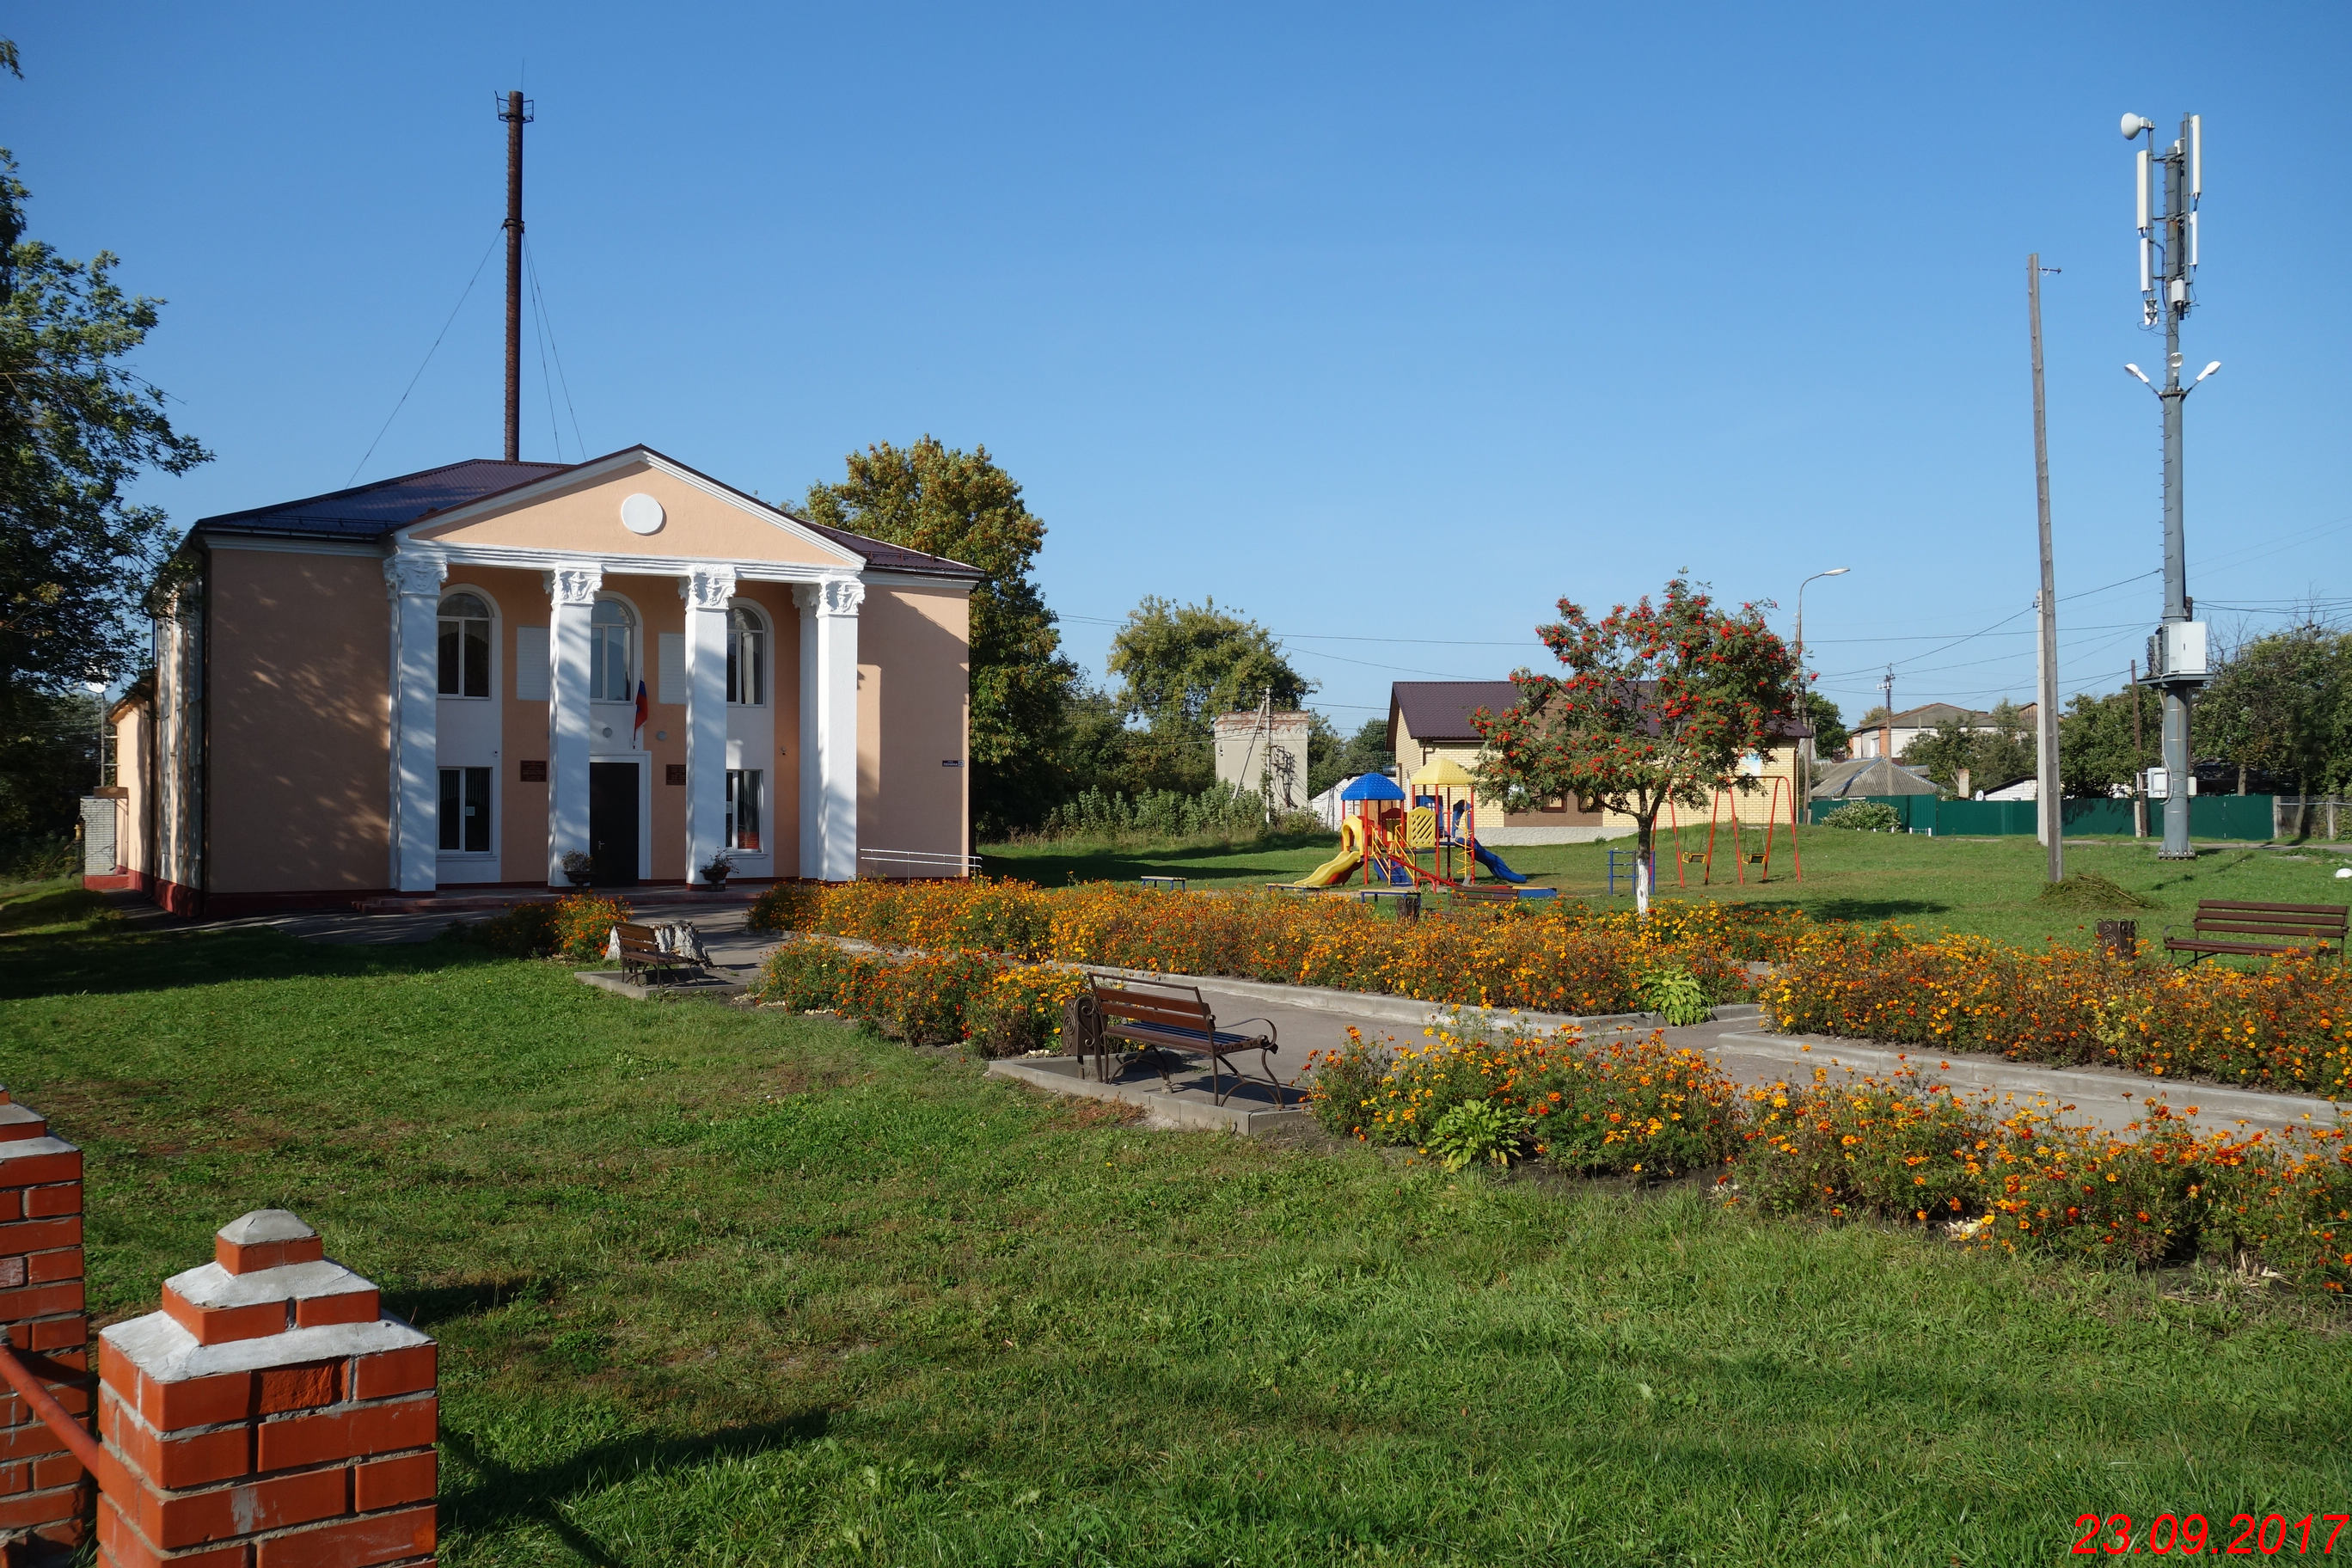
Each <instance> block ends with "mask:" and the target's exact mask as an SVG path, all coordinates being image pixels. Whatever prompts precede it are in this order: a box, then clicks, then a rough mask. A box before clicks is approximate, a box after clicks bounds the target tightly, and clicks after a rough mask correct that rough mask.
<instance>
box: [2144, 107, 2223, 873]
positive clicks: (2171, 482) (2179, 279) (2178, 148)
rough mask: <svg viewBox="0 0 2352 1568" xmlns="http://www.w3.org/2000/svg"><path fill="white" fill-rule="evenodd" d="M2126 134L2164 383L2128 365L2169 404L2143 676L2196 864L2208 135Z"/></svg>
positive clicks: (2163, 855)
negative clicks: (2192, 500)
mask: <svg viewBox="0 0 2352 1568" xmlns="http://www.w3.org/2000/svg"><path fill="white" fill-rule="evenodd" d="M2123 132H2124V139H2125V140H2126V141H2127V142H2137V141H2138V140H2139V139H2140V138H2141V137H2142V136H2146V137H2147V145H2146V146H2144V147H2140V148H2138V149H2137V152H2136V153H2135V155H2134V159H2133V173H2132V188H2133V192H2134V198H2133V199H2134V202H2135V204H2136V211H2137V216H2138V219H2139V293H2140V324H2141V325H2142V326H2143V327H2145V328H2147V329H2148V330H2149V331H2155V330H2156V329H2157V328H2158V327H2161V328H2162V329H2163V330H2164V382H2163V384H2162V385H2158V384H2157V383H2155V382H2153V381H2149V380H2148V377H2147V372H2145V371H2143V370H2141V369H2140V368H2139V366H2137V365H2136V364H2127V365H2126V366H2124V368H2125V369H2126V370H2127V371H2129V372H2130V373H2131V374H2133V375H2135V376H2137V377H2138V378H2139V379H2140V381H2141V382H2142V383H2143V384H2146V385H2147V387H2148V389H2149V390H2150V391H2152V392H2154V393H2155V394H2156V395H2157V399H2158V402H2159V403H2161V404H2162V405H2163V408H2164V620H2163V623H2162V624H2161V625H2159V626H2158V627H2157V629H2156V632H2155V635H2154V636H2152V637H2149V638H2148V639H2147V675H2146V676H2145V677H2143V678H2142V679H2144V680H2145V682H2146V683H2147V684H2148V685H2150V686H2154V687H2156V688H2157V689H2159V690H2160V691H2162V692H2163V694H2164V741H2163V746H2164V753H2163V754H2164V844H2163V847H2161V848H2160V849H2158V851H2157V858H2158V859H2163V860H2190V859H2194V858H2196V855H2197V852H2196V851H2195V850H2194V849H2191V848H2190V847H2189V790H2190V788H2191V787H2193V785H2194V783H2195V778H2196V775H2195V773H2194V771H2193V768H2192V766H2191V764H2190V762H2189V693H2191V692H2193V691H2195V690H2196V689H2198V688H2199V687H2200V686H2202V685H2204V684H2205V682H2206V681H2207V680H2208V679H2210V676H2211V670H2210V668H2209V666H2208V662H2207V654H2206V648H2207V639H2206V636H2205V623H2204V622H2202V621H2200V620H2197V619H2195V618H2193V617H2194V616H2195V614H2196V609H2197V601H2195V600H2194V599H2192V598H2190V597H2189V563H2188V557H2187V550H2186V546H2185V543H2184V534H2183V531H2182V521H2181V519H2182V510H2183V509H2182V504H2181V490H2180V406H2181V405H2182V404H2183V403H2185V402H2187V401H2188V398H2189V392H2190V391H2191V390H2192V389H2193V388H2194V387H2196V386H2197V385H2198V384H2199V383H2200V382H2202V381H2203V380H2204V379H2205V378H2206V377H2207V376H2209V375H2211V374H2213V373H2214V372H2215V371H2217V370H2219V369H2221V361H2220V360H2215V361H2214V362H2213V363H2211V364H2209V365H2207V366H2206V367H2205V368H2204V369H2203V370H2202V371H2201V372H2200V373H2199V374H2198V376H2197V380H2196V381H2192V382H2189V384H2187V385H2183V384H2181V380H2180V323H2181V322H2182V321H2186V320H2188V318H2189V306H2190V305H2191V304H2192V303H2193V302H2194V285H2195V280H2196V276H2197V205H2198V201H2199V198H2200V197H2201V196H2202V195H2203V194H2204V187H2205V131H2204V124H2203V121H2202V120H2201V118H2200V116H2198V115H2194V114H2189V115H2184V116H2183V117H2182V118H2181V121H2180V135H2179V138H2178V139H2177V140H2176V141H2175V142H2173V143H2172V145H2171V146H2170V147H2168V148H2167V149H2165V150H2164V151H2163V152H2160V153H2159V152H2158V151H2157V147H2156V121H2153V120H2148V119H2145V118H2143V117H2142V116H2140V115H2137V114H2126V115H2125V116H2124V121H2123Z"/></svg>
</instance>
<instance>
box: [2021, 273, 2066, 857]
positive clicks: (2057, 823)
mask: <svg viewBox="0 0 2352 1568" xmlns="http://www.w3.org/2000/svg"><path fill="white" fill-rule="evenodd" d="M2051 270H2053V271H2055V270H2057V269H2056V268H2052V269H2051ZM2025 310H2026V314H2027V316H2028V317H2030V318H2031V319H2032V335H2033V495H2034V502H2035V505H2036V506H2037V508H2038V509H2039V510H2040V513H2041V523H2042V596H2041V598H2040V599H2039V600H2038V601H2037V603H2036V605H2035V608H2036V609H2038V610H2039V611H2040V612H2041V616H2040V620H2041V623H2042V624H2041V630H2040V633H2039V636H2040V638H2041V654H2042V657H2041V658H2040V660H2039V661H2038V662H2039V663H2040V665H2041V667H2042V668H2041V672H2040V673H2041V677H2042V679H2041V681H2040V683H2039V684H2040V687H2041V689H2040V691H2039V692H2038V693H2037V694H2036V696H2035V699H2034V700H2035V704H2036V706H2035V709H2034V714H2033V719H2034V723H2033V729H2034V739H2035V742H2036V744H2035V746H2034V752H2035V762H2036V763H2037V766H2036V767H2035V770H2034V772H2035V773H2036V775H2037V776H2036V779H2035V783H2034V786H2033V793H2034V795H2035V797H2036V798H2035V803H2034V804H2035V807H2036V809H2035V813H2034V815H2035V816H2037V817H2038V818H2039V819H2040V821H2041V825H2042V845H2043V847H2045V848H2046V849H2047V850H2048V851H2049V862H2050V863H2049V876H2050V880H2052V881H2053V882H2063V881H2064V880H2065V879H2066V848H2065V837H2066V834H2065V828H2064V825H2063V824H2064V819H2063V816H2061V814H2060V812H2059V804H2060V803H2059V799H2058V578H2057V575H2056V574H2055V572H2054V571H2053V568H2052V566H2051V562H2050V425H2049V420H2048V417H2047V416H2046V415H2045V413H2044V411H2043V405H2042V257H2041V255H2040V253H2038V252H2037V253H2036V254H2034V255H2032V256H2029V257H2027V258H2025Z"/></svg>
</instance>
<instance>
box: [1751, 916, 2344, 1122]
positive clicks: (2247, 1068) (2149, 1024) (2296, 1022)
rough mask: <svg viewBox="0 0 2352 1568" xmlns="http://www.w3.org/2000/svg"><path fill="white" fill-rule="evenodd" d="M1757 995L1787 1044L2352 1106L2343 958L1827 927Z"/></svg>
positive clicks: (1797, 949)
mask: <svg viewBox="0 0 2352 1568" xmlns="http://www.w3.org/2000/svg"><path fill="white" fill-rule="evenodd" d="M1759 1001H1761V1002H1762V1003H1763V1005H1764V1010H1765V1013H1766V1015H1767V1016H1769V1018H1770V1019H1771V1020H1772V1025H1773V1026H1774V1027H1775V1028H1777V1029H1780V1030H1782V1031H1785V1032H1790V1033H1818V1034H1828V1035H1842V1036H1845V1037H1850V1038H1855V1039H1865V1040H1883V1041H1887V1042H1890V1043H1895V1044H1900V1045H1913V1046H1926V1047H1935V1048H1938V1049H1948V1050H1966V1051H1987V1052H1990V1053H1993V1054H1995V1055H1999V1056H2006V1057H2011V1058H2016V1059H2019V1060H2030V1061H2046V1062H2062V1063H2069V1064H2078V1065H2079V1064H2091V1065H2099V1066H2109V1067H2120V1068H2131V1069H2133V1070H2135V1071H2138V1072H2145V1073H2149V1074H2152V1075H2154V1076H2156V1077H2159V1078H2168V1077H2179V1076H2181V1075H2183V1074H2196V1075H2199V1076H2201V1077H2206V1078H2212V1079H2221V1081H2223V1082H2227V1083H2243V1084H2252V1085H2256V1086H2259V1087H2263V1088H2267V1089H2303V1090H2307V1091H2311V1092H2315V1093H2318V1094H2323V1095H2326V1096H2328V1097H2330V1098H2332V1099H2352V976H2347V974H2346V973H2345V971H2344V968H2343V966H2342V965H2341V964H2340V963H2336V962H2335V961H2333V960H2330V961H2327V962H2326V963H2322V962H2319V961H2316V960H2313V959H2307V958H2304V957H2301V956H2289V957H2286V958H2281V959H2278V960H2275V961H2273V963H2270V964H2268V965H2266V966H2265V967H2264V968H2263V969H2260V970H2236V969H2224V968H2222V967H2221V965H2220V964H2218V963H2208V964H2201V965H2199V966H2198V967H2196V968H2194V969H2175V968H2173V967H2171V966H2170V965H2168V964H2162V963H2120V962H2117V961H2116V960H2115V959H2113V958H2110V957H2108V956H2107V955H2106V954H2105V953H2103V952H2084V951H2080V950H2076V949H2072V948H2063V947H2059V946H2056V945H2054V944H2053V945H2052V946H2050V947H2047V948H2045V949H2043V950H2042V951H2040V952H2033V951H2030V950H2027V949H2022V948H2014V947H2009V946H2005V945H2003V944H2002V943H2000V942H1992V941H1989V940H1988V939H1986V938H1984V937H1978V936H1945V937H1938V938H1935V939H1933V940H1926V941H1923V940H1920V939H1917V938H1914V937H1912V936H1910V935H1908V934H1907V933H1906V932H1904V931H1900V930H1897V929H1896V928H1894V927H1882V928H1879V929H1877V930H1874V931H1864V930H1860V929H1843V930H1841V929H1835V928H1829V927H1823V928H1821V929H1818V930H1816V931H1813V932H1811V934H1809V935H1807V936H1806V937H1805V938H1803V939H1802V940H1801V941H1800V942H1797V943H1795V944H1794V945H1793V947H1792V949H1791V951H1790V952H1789V954H1788V955H1787V956H1786V957H1785V958H1784V959H1783V960H1782V961H1781V963H1780V968H1779V971H1778V973H1776V974H1775V976H1774V977H1773V978H1772V980H1771V981H1770V982H1769V983H1768V984H1766V985H1765V986H1764V987H1763V989H1762V991H1761V992H1760V993H1759Z"/></svg>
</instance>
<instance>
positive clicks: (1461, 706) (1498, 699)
mask: <svg viewBox="0 0 2352 1568" xmlns="http://www.w3.org/2000/svg"><path fill="white" fill-rule="evenodd" d="M1518 705H1519V689H1518V688H1517V686H1515V685H1513V684H1512V683H1511V682H1509V681H1507V680H1398V681H1391V683H1390V685H1389V744H1390V745H1391V746H1393V745H1395V744H1396V734H1397V728H1396V726H1397V718H1398V716H1399V715H1402V716H1403V719H1404V724H1405V728H1406V729H1408V730H1410V731H1412V738H1413V739H1414V740H1416V741H1419V742H1423V743H1425V744H1433V745H1435V744H1455V743H1462V742H1476V741H1479V740H1482V739H1484V737H1483V736H1481V735H1480V734H1479V733H1478V731H1476V730H1475V729H1473V728H1472V727H1471V724H1470V715H1471V714H1473V713H1475V712H1476V711H1477V710H1479V709H1481V708H1484V709H1486V710H1488V711H1489V712H1492V713H1507V712H1508V711H1509V710H1512V709H1514V708H1516V707H1517V706H1518ZM1812 732H1813V729H1812V726H1811V725H1810V724H1807V723H1805V722H1804V721H1802V720H1797V719H1784V720H1781V721H1779V722H1777V723H1775V724H1774V725H1773V726H1772V734H1773V736H1774V738H1775V739H1778V740H1782V741H1796V740H1801V739H1803V738H1804V737H1805V736H1807V735H1810V734H1811V733H1812Z"/></svg>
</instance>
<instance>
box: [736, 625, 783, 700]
mask: <svg viewBox="0 0 2352 1568" xmlns="http://www.w3.org/2000/svg"><path fill="white" fill-rule="evenodd" d="M739 613H740V614H742V615H745V616H750V617H751V620H752V621H753V622H755V623H756V624H757V626H758V627H759V629H758V630H756V631H738V630H736V629H735V616H737V614H739ZM775 642H776V622H775V617H774V616H771V615H769V614H768V612H767V611H766V610H764V609H761V607H760V606H759V605H756V604H753V603H752V602H751V600H749V599H730V600H729V601H727V668H728V673H729V675H730V678H731V677H733V676H735V675H736V673H737V672H738V671H740V670H744V669H749V670H750V671H751V679H752V681H753V683H754V686H755V689H756V690H757V692H758V695H757V696H755V697H753V698H752V699H751V700H749V701H745V700H742V699H740V698H739V697H738V696H737V695H736V694H735V690H734V688H735V686H736V685H737V684H738V683H737V682H736V681H735V680H733V679H730V682H729V686H730V690H729V692H728V696H727V705H728V706H729V707H730V708H765V707H766V706H767V705H768V694H769V693H770V692H772V691H773V690H774V689H775V681H774V680H773V679H772V678H771V677H772V666H771V664H770V660H771V659H772V658H773V657H774V648H775ZM746 644H756V646H757V647H758V650H759V651H758V657H757V658H748V659H747V658H744V657H743V655H744V647H745V645H746Z"/></svg>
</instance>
